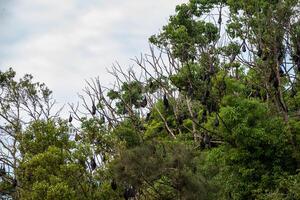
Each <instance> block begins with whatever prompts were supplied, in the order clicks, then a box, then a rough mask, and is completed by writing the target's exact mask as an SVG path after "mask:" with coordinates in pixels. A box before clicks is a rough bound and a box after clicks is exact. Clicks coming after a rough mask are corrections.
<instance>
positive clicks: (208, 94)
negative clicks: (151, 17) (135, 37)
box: [0, 0, 300, 200]
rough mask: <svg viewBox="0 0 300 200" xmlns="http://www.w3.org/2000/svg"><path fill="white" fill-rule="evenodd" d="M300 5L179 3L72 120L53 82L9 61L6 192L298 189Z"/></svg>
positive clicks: (4, 82)
mask: <svg viewBox="0 0 300 200" xmlns="http://www.w3.org/2000/svg"><path fill="white" fill-rule="evenodd" d="M299 6H300V5H299V1H298V0H235V1H232V0H190V1H189V2H188V3H185V4H181V5H178V6H177V7H176V14H175V15H173V16H171V17H170V19H169V22H168V24H166V25H165V26H164V27H163V28H162V31H161V32H160V33H159V34H157V35H154V36H152V37H150V39H149V41H150V43H151V47H150V51H149V54H145V55H141V57H137V58H136V59H135V60H134V61H135V63H136V65H135V68H134V69H130V70H129V71H124V70H123V68H122V67H121V66H120V65H118V64H116V65H114V66H113V67H112V69H111V71H110V73H111V74H112V75H113V76H114V77H115V84H114V87H112V88H107V87H105V86H103V85H101V83H100V81H99V79H98V78H95V79H93V80H91V81H88V82H87V83H86V87H85V89H84V94H82V95H80V96H79V99H80V102H79V103H78V104H69V109H70V116H69V119H67V120H66V119H62V118H61V117H60V110H55V109H54V107H55V100H53V99H52V95H51V91H50V90H49V89H48V88H47V87H46V86H45V85H44V84H42V83H38V82H34V81H33V80H32V76H31V75H25V76H24V77H23V78H21V79H19V80H16V78H15V72H14V71H13V70H12V69H10V70H8V71H4V72H0V90H1V92H0V118H1V120H0V134H1V139H0V176H1V179H0V193H1V195H2V198H8V199H25V200H26V199H28V200H29V199H34V200H36V199H37V200H38V199H49V200H50V199H72V200H73V199H116V200H117V199H145V200H152V199H153V200H154V199H163V200H167V199H183V200H187V199H193V200H194V199H199V200H201V199H243V200H244V199H249V200H250V199H273V200H274V199H286V200H292V199H295V200H296V199H299V198H300V174H299V168H300V151H299V150H300V149H299V147H300V146H299V142H300V120H299V118H300V92H298V91H299V89H300V85H299V72H300V21H299V13H300V12H299ZM70 129H72V130H75V131H70Z"/></svg>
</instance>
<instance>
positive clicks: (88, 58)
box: [0, 0, 186, 102]
mask: <svg viewBox="0 0 300 200" xmlns="http://www.w3.org/2000/svg"><path fill="white" fill-rule="evenodd" d="M13 2H14V3H12V4H10V7H7V9H10V10H9V12H7V13H9V17H6V18H5V20H4V21H2V22H0V23H2V25H1V33H0V45H1V48H0V67H1V68H2V69H3V68H8V67H11V66H12V67H13V68H14V69H15V70H16V71H17V73H20V74H24V73H31V74H33V75H34V77H35V79H36V80H38V81H41V82H45V83H46V84H47V85H48V86H49V87H50V88H51V89H52V90H53V91H54V95H55V98H57V99H58V101H59V102H67V101H76V100H77V98H76V93H77V92H80V91H81V89H82V88H83V87H84V86H85V79H89V78H92V77H96V76H100V80H101V81H102V82H103V83H108V82H112V81H113V80H112V79H111V77H110V75H109V74H108V73H107V72H106V68H109V67H110V66H111V64H112V63H113V62H115V61H116V60H117V61H119V62H120V63H121V64H122V65H124V66H125V67H126V68H127V65H128V64H129V59H130V58H132V57H134V56H136V55H139V53H141V52H145V51H146V50H147V48H148V43H147V39H148V37H149V36H150V35H152V34H155V33H157V32H158V30H159V29H160V28H161V26H162V25H163V24H166V22H167V19H168V16H169V15H170V14H171V13H174V9H175V5H177V4H179V3H181V2H186V1H185V0H156V1H148V0H143V1H142V0H123V1H121V0H110V1H104V0H102V1H96V0H91V1H81V0H64V1H59V0H43V1H36V0H26V1H16V0H13ZM83 2H85V3H83Z"/></svg>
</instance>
